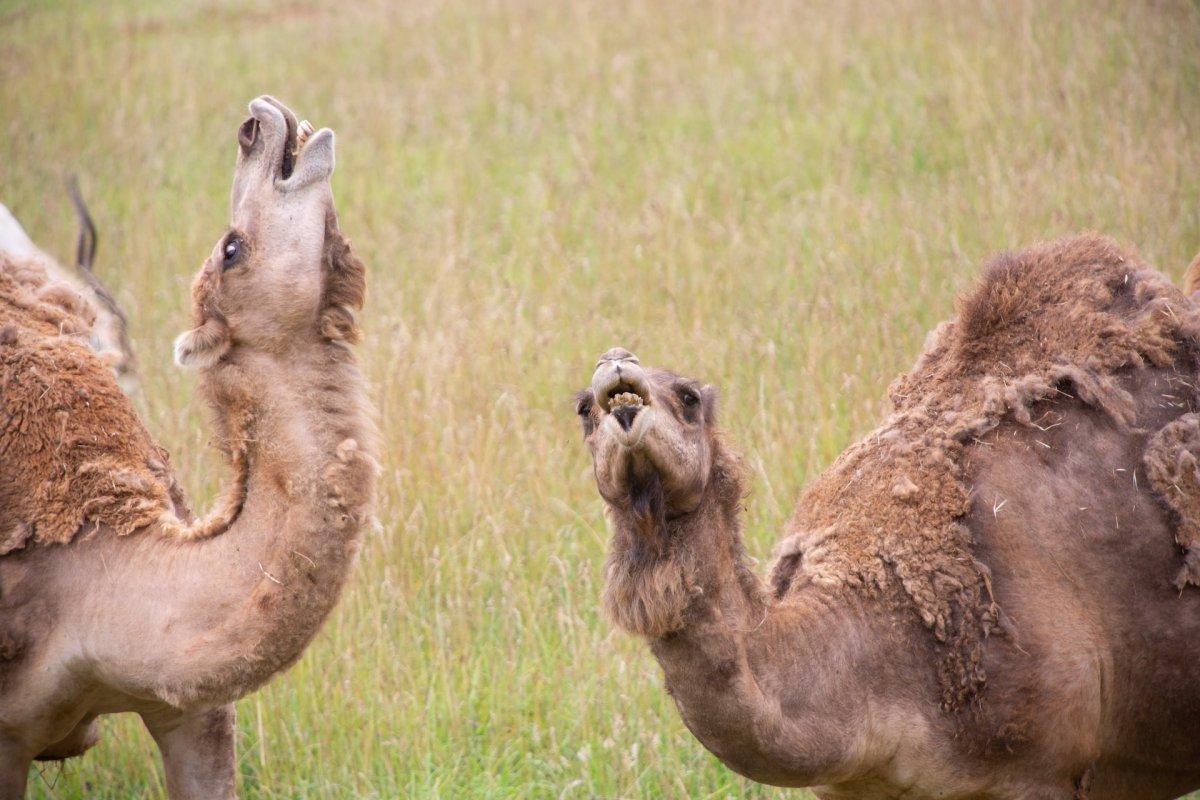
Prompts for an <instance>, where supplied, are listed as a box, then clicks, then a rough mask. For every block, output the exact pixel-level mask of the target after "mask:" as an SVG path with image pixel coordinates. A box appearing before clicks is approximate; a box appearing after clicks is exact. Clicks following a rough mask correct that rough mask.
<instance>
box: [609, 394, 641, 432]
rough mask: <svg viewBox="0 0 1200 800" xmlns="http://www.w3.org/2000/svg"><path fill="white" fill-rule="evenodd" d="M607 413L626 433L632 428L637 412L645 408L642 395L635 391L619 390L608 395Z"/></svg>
mask: <svg viewBox="0 0 1200 800" xmlns="http://www.w3.org/2000/svg"><path fill="white" fill-rule="evenodd" d="M608 403H609V413H610V414H612V415H613V417H614V418H616V420H617V424H618V425H620V426H621V430H623V431H625V432H626V433H628V432H629V431H630V430H631V429H632V428H633V423H634V422H635V421H636V420H637V417H638V414H640V413H642V409H643V408H645V401H643V399H642V396H641V395H639V394H637V393H635V392H619V393H617V394H614V395H612V396H610V397H609V400H608Z"/></svg>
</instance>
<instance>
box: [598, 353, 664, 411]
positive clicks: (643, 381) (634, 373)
mask: <svg viewBox="0 0 1200 800" xmlns="http://www.w3.org/2000/svg"><path fill="white" fill-rule="evenodd" d="M625 392H630V393H632V394H636V395H638V396H639V397H640V398H641V399H642V402H643V403H645V404H646V405H649V404H650V380H649V378H648V376H647V375H646V370H644V369H643V368H642V364H641V362H640V361H638V359H637V356H635V355H634V354H633V353H631V352H629V351H628V350H626V349H625V348H623V347H614V348H613V349H611V350H609V351H608V352H607V353H605V354H604V355H602V356H600V361H599V362H597V364H596V371H595V372H594V373H593V374H592V397H594V398H595V399H596V403H597V404H598V405H599V406H600V408H602V409H603V410H605V411H609V410H610V408H611V406H612V398H613V397H614V396H615V395H618V394H623V393H625Z"/></svg>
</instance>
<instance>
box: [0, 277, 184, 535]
mask: <svg viewBox="0 0 1200 800" xmlns="http://www.w3.org/2000/svg"><path fill="white" fill-rule="evenodd" d="M77 298H78V296H77V295H73V294H71V293H70V292H68V291H66V289H65V287H63V285H62V284H61V283H59V282H56V281H53V280H48V279H46V276H45V274H44V273H39V272H38V271H37V270H33V269H31V268H30V267H29V265H28V264H27V263H22V262H14V261H12V260H10V259H5V258H3V257H0V475H21V476H22V480H20V481H11V482H10V483H9V485H8V486H6V487H4V489H3V490H0V555H3V554H4V553H7V552H10V551H12V550H16V549H19V548H21V547H24V546H25V545H26V544H27V543H29V542H30V541H38V542H57V543H66V542H69V541H71V540H72V539H73V538H74V537H75V535H76V534H77V533H78V532H79V531H80V530H81V529H84V528H86V529H87V530H88V531H91V530H92V529H93V528H96V527H99V526H106V527H108V528H111V529H113V530H114V531H116V532H117V533H118V534H124V533H132V532H133V531H135V530H140V529H142V528H145V527H147V526H149V525H151V524H153V523H155V522H158V521H160V520H161V519H163V518H165V517H166V516H167V515H168V514H170V513H172V512H173V505H172V501H171V492H170V488H171V480H170V471H169V468H168V467H167V466H166V463H167V458H166V454H165V452H163V451H162V449H161V448H159V447H158V445H157V444H155V442H154V441H153V439H152V438H151V437H150V434H149V433H148V432H147V431H146V429H145V427H144V426H143V425H142V423H141V420H139V419H138V417H137V414H136V412H135V411H134V409H133V405H132V403H131V402H130V401H129V398H128V397H127V396H126V395H125V393H124V392H122V391H121V388H120V387H119V386H118V385H117V380H116V376H115V375H114V374H113V372H112V370H111V369H110V368H109V366H108V365H107V364H106V363H105V361H104V359H103V358H102V357H101V356H100V355H98V354H97V353H96V352H95V351H94V350H92V348H91V347H90V346H89V344H88V338H87V337H88V333H89V331H90V325H89V324H88V317H87V316H86V313H85V312H86V310H87V307H86V306H80V305H78V303H76V302H75V301H76V300H77Z"/></svg>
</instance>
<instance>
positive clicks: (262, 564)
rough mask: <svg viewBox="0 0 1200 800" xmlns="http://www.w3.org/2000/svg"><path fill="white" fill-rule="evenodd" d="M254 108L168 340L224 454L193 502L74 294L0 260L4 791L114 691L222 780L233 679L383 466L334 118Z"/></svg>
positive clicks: (250, 685) (161, 742)
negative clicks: (228, 198) (357, 349)
mask: <svg viewBox="0 0 1200 800" xmlns="http://www.w3.org/2000/svg"><path fill="white" fill-rule="evenodd" d="M250 112H251V114H252V116H251V118H250V119H249V120H247V121H246V122H245V124H243V125H242V127H241V129H240V131H239V134H238V141H239V153H238V160H237V168H236V172H235V177H234V183H233V196H232V224H231V227H230V229H229V231H228V232H227V233H225V234H224V235H223V236H222V237H221V239H220V241H219V243H218V244H217V246H216V248H215V249H214V251H213V253H212V255H211V256H210V257H209V259H208V260H207V261H206V262H205V264H204V266H203V267H202V268H201V270H200V272H199V275H198V276H197V278H196V281H195V284H194V286H193V299H194V301H195V306H194V308H195V310H194V318H195V327H194V329H193V330H191V331H189V332H187V333H185V334H183V335H182V336H180V337H179V339H178V341H177V342H176V354H177V357H178V360H179V361H180V362H181V363H183V364H189V365H194V366H196V367H198V368H199V370H200V388H201V393H202V395H203V396H204V398H205V399H206V400H207V401H208V403H209V405H210V406H211V409H212V411H213V414H214V417H215V419H216V424H217V429H218V433H219V435H218V441H219V442H220V444H221V446H222V448H223V450H224V452H225V453H226V454H227V456H228V458H229V460H230V462H231V464H232V467H233V482H232V486H231V488H230V489H229V490H228V491H227V492H226V495H225V500H224V502H222V503H221V504H220V505H219V507H218V509H217V511H216V512H214V513H213V514H212V515H211V516H209V517H208V518H207V519H205V520H202V521H199V522H196V521H193V520H192V519H191V517H190V515H189V514H188V512H187V511H186V508H185V506H184V505H183V502H182V498H181V497H180V495H179V493H178V491H177V490H176V489H175V488H174V480H173V476H172V473H171V470H170V468H169V466H168V463H167V461H166V457H165V454H164V453H162V451H161V450H160V449H159V448H158V447H157V445H155V444H154V442H153V441H152V440H151V438H150V436H149V435H148V434H147V432H146V430H145V428H144V427H143V426H142V425H141V423H140V422H139V421H138V419H137V418H136V416H135V415H134V413H133V410H132V408H131V406H130V404H129V401H128V400H127V399H126V398H125V396H124V395H123V394H122V393H121V392H120V390H119V389H118V387H117V385H116V382H115V380H114V378H113V376H112V373H111V371H110V370H108V369H107V368H106V367H105V366H104V364H103V362H102V361H101V359H99V358H98V357H97V356H96V355H95V354H94V352H93V351H92V350H91V349H90V348H88V347H87V346H86V344H85V343H84V342H83V341H81V340H82V339H83V338H85V337H86V336H87V334H88V331H87V326H86V324H83V321H82V320H81V319H80V318H79V317H78V315H77V314H75V311H74V310H73V309H72V308H71V307H70V304H69V303H67V304H63V303H60V302H57V301H58V300H59V299H61V297H60V295H57V294H56V293H54V292H48V291H46V290H45V286H44V285H39V284H38V281H37V280H36V279H35V278H32V277H30V276H29V275H28V274H23V273H22V274H15V273H14V271H13V270H11V269H8V268H3V269H0V385H2V386H3V389H2V391H0V406H2V412H3V413H0V420H4V422H3V423H0V425H2V427H0V469H2V470H3V474H5V475H7V476H9V477H8V480H7V481H6V484H5V485H4V486H3V487H0V552H2V553H4V555H3V556H2V557H0V798H5V799H11V798H19V797H21V796H22V795H23V792H24V787H25V781H26V776H27V773H28V771H29V766H30V762H31V761H32V760H33V759H35V758H38V759H59V758H65V757H68V756H72V755H77V754H79V753H82V752H83V751H84V750H85V749H87V748H88V747H89V746H90V745H92V744H93V743H94V742H95V740H96V736H97V733H96V727H95V720H96V718H97V716H99V715H101V714H109V713H115V712H128V711H133V712H136V713H138V714H140V715H141V717H142V719H143V720H144V721H145V724H146V726H147V727H148V729H149V730H150V733H151V734H152V735H153V737H154V739H155V741H156V742H157V743H158V746H159V749H160V750H161V753H162V757H163V762H164V765H165V768H166V777H167V789H168V793H169V794H170V796H171V797H172V798H173V800H182V799H184V798H228V797H233V796H234V779H235V761H234V743H233V735H234V718H233V714H234V711H233V705H232V703H233V701H234V700H236V699H238V698H239V697H242V696H244V695H245V694H247V693H248V692H250V691H253V690H254V689H256V688H257V687H259V686H261V685H262V684H263V683H264V682H265V681H267V680H268V679H270V678H271V677H272V676H273V675H276V674H277V673H279V672H280V671H282V670H284V669H286V668H287V667H288V666H290V665H291V664H292V663H293V662H295V660H296V659H297V658H298V657H299V656H300V654H301V652H302V651H303V650H304V648H305V646H306V645H307V644H308V642H309V641H310V640H311V639H312V637H313V636H314V634H315V633H316V631H317V630H318V628H319V627H320V626H321V623H322V621H323V620H324V619H325V617H326V615H327V614H328V613H329V610H330V608H331V607H332V606H333V604H334V602H335V601H336V600H337V598H338V594H339V591H340V588H341V586H342V584H343V583H344V581H345V580H346V577H347V573H348V570H349V569H350V567H351V565H352V563H353V561H354V558H355V554H356V552H357V550H358V544H359V540H360V537H361V533H362V530H363V527H364V524H365V522H366V520H367V518H368V516H369V513H370V507H371V500H372V493H373V487H374V482H375V473H376V470H377V468H376V463H375V460H374V458H373V456H372V452H373V448H374V428H373V424H372V421H371V417H370V413H369V411H368V409H367V403H366V400H365V397H364V391H363V382H362V378H361V376H360V374H359V370H358V368H357V366H356V365H355V362H354V358H353V356H352V355H351V352H350V350H349V348H348V346H347V345H348V344H349V343H352V342H354V341H356V340H357V339H358V337H359V332H358V328H357V327H356V325H355V320H354V309H356V308H359V307H361V305H362V301H363V295H364V288H365V287H364V273H363V266H362V264H361V262H359V261H358V260H357V259H356V258H355V257H354V256H353V255H352V254H351V253H350V249H349V245H348V243H347V241H346V240H345V239H344V238H343V237H342V235H341V233H340V232H339V230H338V226H337V218H336V215H335V213H334V208H333V198H332V192H331V189H330V184H329V178H330V175H331V173H332V171H333V163H334V150H333V134H332V132H331V131H329V130H321V131H318V132H316V133H314V134H312V135H311V136H307V137H304V136H303V134H304V133H305V132H306V131H304V130H302V129H301V127H300V126H298V125H297V123H296V118H295V116H294V115H293V114H292V113H291V112H290V111H289V110H288V109H287V108H285V107H284V106H282V105H281V104H280V103H278V102H277V101H275V100H273V99H271V98H268V97H263V98H259V99H257V100H255V101H254V102H253V103H251V104H250ZM308 130H311V129H308ZM305 139H306V140H305ZM17 272H18V273H19V271H17Z"/></svg>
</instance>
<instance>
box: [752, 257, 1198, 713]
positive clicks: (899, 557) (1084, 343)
mask: <svg viewBox="0 0 1200 800" xmlns="http://www.w3.org/2000/svg"><path fill="white" fill-rule="evenodd" d="M1198 342H1200V314H1198V313H1197V312H1196V311H1195V310H1193V308H1192V304H1191V302H1189V301H1188V300H1187V299H1186V298H1185V297H1184V296H1183V294H1182V293H1181V292H1180V291H1179V290H1178V289H1176V288H1175V287H1174V286H1173V285H1171V283H1170V282H1169V281H1168V280H1167V279H1166V278H1165V277H1163V276H1162V275H1161V274H1159V273H1158V272H1156V271H1154V270H1152V269H1150V268H1149V267H1148V266H1146V265H1145V264H1144V263H1143V262H1142V261H1141V260H1140V259H1139V258H1137V257H1136V256H1135V255H1133V254H1130V253H1126V252H1123V251H1122V250H1121V249H1120V248H1119V247H1118V246H1117V245H1116V244H1115V243H1114V242H1113V241H1112V240H1110V239H1107V238H1104V237H1100V236H1095V235H1088V236H1080V237H1074V238H1069V239H1063V240H1059V241H1056V242H1051V243H1047V244H1043V245H1039V246H1036V247H1032V248H1030V249H1028V250H1023V251H1021V252H1018V253H1015V254H1007V255H1003V256H1000V257H998V258H996V259H994V260H993V261H992V262H991V263H989V264H988V265H987V267H986V268H985V272H984V276H983V278H982V280H981V281H980V283H979V284H978V285H977V286H976V287H975V289H974V290H973V291H972V292H970V293H969V294H968V295H967V296H966V297H964V298H963V300H962V302H961V304H960V308H959V315H958V317H957V318H956V319H953V320H950V321H948V322H944V323H942V324H941V325H940V326H939V327H938V328H937V329H936V330H935V331H934V332H933V333H932V334H931V335H930V337H929V339H928V341H927V342H926V346H925V350H924V352H923V353H922V355H921V356H920V358H919V359H918V361H917V363H916V365H915V366H914V368H913V370H912V371H911V372H909V373H908V374H906V375H902V376H900V377H899V378H898V379H897V380H896V381H895V382H894V383H893V384H892V386H891V387H890V388H889V395H890V398H891V401H892V404H893V408H894V410H893V412H892V413H891V414H890V415H889V417H888V418H887V419H886V420H885V421H884V423H883V425H882V426H881V427H879V428H878V429H876V430H875V431H873V432H872V433H870V434H869V435H867V436H866V437H865V438H864V439H863V440H861V441H860V442H858V443H856V444H854V445H852V446H851V447H850V448H848V449H847V450H846V451H845V452H844V453H843V454H842V455H841V456H840V457H839V458H838V459H837V460H836V461H835V462H834V464H833V465H832V466H831V467H830V468H829V469H828V470H827V471H826V472H825V473H824V474H823V475H821V476H820V477H819V478H818V479H817V480H816V482H815V483H814V484H813V485H812V486H811V487H810V488H809V489H808V491H807V492H806V493H805V494H804V496H803V498H802V499H801V501H800V503H799V505H798V507H797V510H796V512H795V515H794V516H793V518H792V520H791V521H790V523H789V525H788V536H787V538H785V539H784V540H783V542H781V543H780V546H779V548H778V549H777V560H776V563H775V565H774V567H773V569H772V574H771V581H772V585H773V587H774V589H775V591H776V593H777V594H778V595H779V596H781V597H782V596H785V595H786V594H787V593H788V592H789V591H791V590H792V588H793V587H794V586H797V585H799V584H800V583H803V582H807V581H811V582H812V583H815V584H817V585H819V586H824V587H828V588H830V589H836V590H844V591H858V592H866V593H868V594H870V595H872V596H876V597H883V598H888V599H891V600H893V601H895V602H896V603H897V604H899V605H900V606H901V607H906V608H910V609H912V611H914V612H915V613H916V614H917V615H918V616H919V618H920V620H921V621H922V622H923V623H924V625H925V626H927V627H928V628H929V629H930V630H931V631H932V632H933V635H934V637H935V638H936V640H937V641H938V642H939V643H940V647H939V649H940V651H941V653H942V655H941V657H940V661H939V664H938V673H939V680H940V684H941V687H942V691H943V704H944V706H945V707H946V708H947V709H956V708H961V707H963V706H964V704H965V703H966V702H967V701H968V700H969V699H970V698H971V697H972V696H973V695H974V694H975V693H976V692H977V691H978V690H979V688H980V687H981V686H982V685H983V683H984V680H985V678H986V676H985V674H984V670H983V665H982V660H981V646H982V641H983V639H984V637H986V636H987V635H988V634H989V633H991V632H993V631H995V630H997V629H998V622H997V610H996V607H995V604H994V602H993V600H992V599H991V596H990V590H989V584H988V580H989V578H988V572H987V568H986V567H985V566H984V565H982V564H981V563H979V561H978V560H977V559H976V558H975V557H974V554H973V552H972V537H971V532H970V530H969V529H968V528H967V526H966V525H965V524H964V519H965V517H966V515H967V514H968V512H969V511H970V504H971V487H970V486H969V485H968V483H967V478H966V474H965V464H964V462H965V455H966V454H967V452H968V450H969V448H971V447H973V446H975V442H976V441H977V440H978V439H979V437H981V436H983V435H984V434H986V433H987V432H989V431H990V430H992V429H993V428H995V427H996V426H997V425H998V424H1000V422H1001V421H1003V420H1005V419H1013V420H1015V421H1017V422H1019V423H1021V424H1024V425H1029V426H1034V425H1036V424H1037V420H1036V419H1034V418H1033V417H1032V415H1031V408H1032V407H1033V406H1034V404H1036V403H1039V402H1041V401H1049V400H1053V399H1054V398H1055V397H1056V396H1062V395H1070V396H1071V397H1075V398H1078V399H1080V400H1082V401H1083V402H1084V403H1087V404H1089V405H1091V406H1093V407H1096V408H1098V409H1101V410H1103V411H1104V412H1105V413H1107V414H1108V415H1110V416H1111V417H1112V419H1113V420H1114V421H1115V423H1116V424H1118V425H1120V426H1124V427H1130V426H1133V425H1136V423H1137V420H1136V419H1135V417H1136V413H1135V404H1134V399H1133V397H1132V396H1131V395H1130V394H1129V392H1127V391H1126V390H1125V389H1123V388H1122V387H1121V385H1120V376H1121V374H1122V373H1123V372H1125V373H1127V372H1128V371H1129V370H1136V369H1141V368H1144V367H1147V366H1153V367H1161V368H1175V369H1177V370H1179V371H1185V372H1186V373H1187V374H1188V375H1189V376H1190V375H1191V374H1192V373H1193V372H1194V370H1195V364H1196V363H1197V362H1196V356H1197V353H1200V344H1198Z"/></svg>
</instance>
